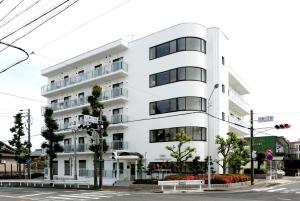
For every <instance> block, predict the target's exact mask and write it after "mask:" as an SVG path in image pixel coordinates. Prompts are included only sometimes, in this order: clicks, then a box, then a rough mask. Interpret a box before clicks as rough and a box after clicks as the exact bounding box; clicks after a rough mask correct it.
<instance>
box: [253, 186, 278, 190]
mask: <svg viewBox="0 0 300 201" xmlns="http://www.w3.org/2000/svg"><path fill="white" fill-rule="evenodd" d="M273 188H275V186H273V187H269V188H254V189H252V191H267V190H271V189H273Z"/></svg>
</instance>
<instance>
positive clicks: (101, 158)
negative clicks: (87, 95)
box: [98, 110, 103, 190]
mask: <svg viewBox="0 0 300 201" xmlns="http://www.w3.org/2000/svg"><path fill="white" fill-rule="evenodd" d="M98 132H99V158H100V160H99V188H100V190H102V175H103V171H102V169H103V167H102V165H103V135H102V110H100V114H99V124H98Z"/></svg>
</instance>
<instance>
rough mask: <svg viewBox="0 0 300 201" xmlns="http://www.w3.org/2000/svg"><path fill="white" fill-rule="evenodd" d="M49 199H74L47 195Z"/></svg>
mask: <svg viewBox="0 0 300 201" xmlns="http://www.w3.org/2000/svg"><path fill="white" fill-rule="evenodd" d="M47 198H48V199H59V200H72V199H73V198H64V197H47Z"/></svg>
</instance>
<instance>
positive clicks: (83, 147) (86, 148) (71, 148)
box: [63, 144, 90, 153]
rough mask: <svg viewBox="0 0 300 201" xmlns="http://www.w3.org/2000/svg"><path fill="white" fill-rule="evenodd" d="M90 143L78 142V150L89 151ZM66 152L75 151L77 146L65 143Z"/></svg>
mask: <svg viewBox="0 0 300 201" xmlns="http://www.w3.org/2000/svg"><path fill="white" fill-rule="evenodd" d="M89 147H90V144H77V145H76V152H87V151H90V150H89ZM63 148H64V153H71V152H74V150H75V146H74V145H64V146H63Z"/></svg>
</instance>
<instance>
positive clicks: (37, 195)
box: [22, 192, 54, 197]
mask: <svg viewBox="0 0 300 201" xmlns="http://www.w3.org/2000/svg"><path fill="white" fill-rule="evenodd" d="M53 193H54V192H48V193H37V194H29V195H24V196H22V197H31V196H38V195H49V194H53Z"/></svg>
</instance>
